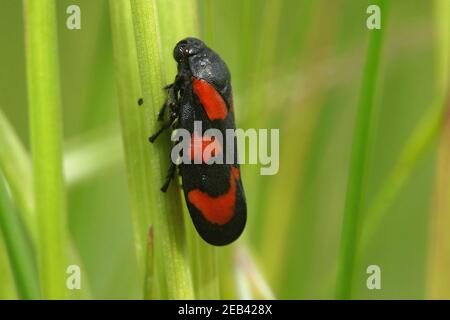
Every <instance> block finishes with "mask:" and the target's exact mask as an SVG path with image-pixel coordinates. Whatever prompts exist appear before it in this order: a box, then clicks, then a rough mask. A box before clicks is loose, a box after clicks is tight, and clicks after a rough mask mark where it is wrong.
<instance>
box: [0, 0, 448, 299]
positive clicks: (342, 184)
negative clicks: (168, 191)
mask: <svg viewBox="0 0 450 320" xmlns="http://www.w3.org/2000/svg"><path fill="white" fill-rule="evenodd" d="M179 1H181V0H179ZM171 2H172V3H173V5H174V6H177V2H178V1H171ZM389 2H390V6H389V15H388V16H386V17H385V16H384V15H383V16H382V19H383V20H382V24H383V28H385V38H384V46H383V51H382V55H381V63H380V66H379V70H378V72H379V81H378V82H377V91H376V95H375V105H374V110H375V111H374V115H373V116H374V117H375V118H374V123H375V126H374V130H373V131H372V132H373V134H372V135H371V140H370V144H371V145H370V148H369V149H370V156H369V159H370V160H369V162H370V166H369V170H368V176H367V191H366V199H365V201H364V203H363V204H362V207H363V210H362V212H363V216H362V217H361V219H360V225H359V227H358V230H360V234H361V237H360V238H359V240H358V253H357V255H356V256H357V262H356V264H355V265H356V268H355V277H354V281H353V291H352V297H353V298H359V299H381V298H383V299H393V298H401V299H424V298H430V297H440V298H450V283H449V282H448V280H446V278H445V277H446V275H445V269H442V268H441V269H439V268H438V267H436V264H437V265H442V263H445V259H446V256H447V255H448V254H449V253H448V252H447V251H446V250H445V246H444V248H443V249H442V250H441V251H439V250H438V251H436V250H435V248H436V242H435V241H436V240H435V239H434V237H433V230H434V229H433V224H436V223H438V224H439V225H441V226H445V224H443V223H445V221H446V218H445V212H446V213H447V214H448V215H449V214H450V211H449V212H447V211H448V210H445V198H446V195H447V197H448V193H445V192H446V190H447V189H446V188H447V186H446V184H448V182H447V181H446V179H445V177H446V176H445V173H446V172H447V170H446V168H448V166H447V165H448V163H447V162H446V159H447V158H446V156H445V150H446V148H445V141H446V140H445V135H443V134H442V133H444V132H445V131H443V130H441V129H442V128H443V127H444V126H443V125H442V122H440V121H435V120H434V119H435V116H434V115H435V114H439V112H438V110H440V109H442V108H443V107H444V106H443V105H440V104H439V103H436V96H437V95H439V94H440V91H439V90H438V84H437V83H438V80H437V79H438V78H439V77H440V75H441V74H442V72H443V70H442V68H441V67H442V65H440V64H439V61H440V60H439V59H441V58H440V55H441V52H442V51H443V50H445V46H444V48H443V44H445V42H443V41H442V32H441V33H440V31H439V30H440V29H439V26H442V25H443V24H445V23H446V22H447V21H446V20H445V19H444V20H442V19H443V18H442V16H443V14H442V12H441V11H440V10H435V8H436V7H435V4H436V3H438V2H439V1H436V2H433V1H429V0H395V1H389ZM441 2H447V1H441ZM70 4H77V5H79V6H80V8H81V11H82V28H81V30H68V29H67V28H66V25H65V23H66V18H67V14H66V8H67V6H68V5H70ZM369 4H371V1H366V0H362V1H361V0H358V1H355V0H332V1H330V0H280V1H275V0H244V1H242V0H212V1H198V2H196V5H197V7H196V9H195V10H196V12H197V15H195V16H192V19H195V20H196V23H198V26H199V30H200V34H201V36H202V38H203V39H205V41H206V42H207V44H208V45H209V46H211V47H212V48H214V49H215V50H216V51H217V52H218V53H220V55H221V57H222V58H223V59H224V60H225V61H226V62H227V64H228V66H229V68H230V70H231V73H232V81H233V90H234V99H235V109H236V112H237V124H238V126H239V127H242V128H250V127H255V128H279V129H280V170H279V173H278V174H277V175H275V176H261V175H259V174H258V173H257V172H258V168H257V166H256V167H255V166H250V165H245V166H244V167H243V169H242V175H243V181H244V185H245V189H246V194H247V197H248V199H247V200H248V213H249V215H248V225H247V228H246V230H245V233H244V235H243V236H242V237H241V239H239V240H238V241H237V243H235V244H233V245H232V246H230V248H227V249H222V248H219V249H217V254H218V255H219V259H218V264H219V272H220V273H230V274H231V275H229V276H228V277H225V279H226V280H225V282H226V283H225V284H223V283H222V288H224V287H236V288H238V287H239V285H240V281H244V280H242V279H241V280H239V279H240V277H238V276H237V274H238V273H239V271H237V270H238V269H239V268H247V267H248V266H247V264H245V265H244V266H242V265H238V266H236V261H237V260H239V259H237V260H236V259H235V252H236V251H237V252H241V251H239V250H242V248H246V249H245V250H246V251H245V252H246V254H247V253H248V254H249V257H248V258H249V259H251V261H252V263H251V265H252V266H251V268H255V270H258V271H259V272H260V275H261V277H260V278H258V279H257V280H256V281H259V282H260V283H261V286H262V287H263V288H266V287H265V286H266V285H267V288H266V289H267V290H269V293H267V292H266V293H267V294H268V297H270V296H271V294H270V292H271V293H272V294H273V297H275V298H279V299H310V298H319V299H332V298H334V297H335V285H336V271H337V265H338V259H339V254H338V253H339V246H340V234H341V228H342V221H343V212H344V206H345V199H346V190H347V180H348V169H349V160H350V154H351V146H352V141H353V132H354V124H355V118H356V112H357V108H358V100H359V97H360V89H361V82H362V77H363V70H364V62H365V60H366V52H367V48H368V39H369V36H370V32H371V31H369V30H368V29H367V28H366V19H367V17H368V15H367V14H366V8H367V7H368V5H369ZM22 5H23V4H22V2H21V1H19V0H0V43H1V50H0V108H1V112H2V113H4V115H5V117H6V118H7V119H8V121H9V122H10V123H11V125H12V127H13V128H14V131H15V132H16V133H17V135H18V136H19V138H20V140H21V141H22V142H23V144H24V145H25V147H26V148H27V149H28V150H29V148H30V136H29V129H28V128H29V122H28V121H29V119H28V111H27V87H26V69H25V47H24V23H23V8H22ZM109 12H110V11H109V8H108V1H106V0H57V18H58V41H59V58H60V77H61V90H62V108H63V109H62V112H63V130H64V161H65V162H64V164H65V173H66V188H67V195H68V222H69V229H70V234H71V235H72V238H73V242H74V244H75V247H76V248H77V250H78V252H79V255H80V258H81V261H82V263H83V266H84V269H83V270H84V271H85V273H84V274H86V277H87V279H88V280H87V281H88V283H89V290H90V296H91V297H92V298H100V299H112V298H140V297H141V293H140V285H139V279H138V273H137V264H136V258H135V255H134V249H133V225H132V221H131V215H130V205H129V200H128V199H129V197H128V188H127V180H126V168H125V164H124V156H123V148H122V140H121V136H120V125H119V113H118V106H117V104H118V101H117V91H116V84H115V78H114V77H115V74H114V65H113V51H112V39H111V28H110V23H111V22H110V16H109ZM187 18H188V19H189V18H190V17H187ZM164 32H165V30H161V33H162V34H164ZM444 36H445V33H444ZM173 45H175V43H173ZM163 59H167V60H168V63H170V64H173V66H172V68H173V70H174V68H175V62H174V61H173V59H172V57H171V56H167V57H163ZM174 76H175V74H170V75H168V76H167V77H168V79H172V78H173V77H174ZM149 134H150V132H149ZM443 144H444V147H442V146H443ZM150 147H151V146H150V145H149V148H150ZM0 148H2V146H1V145H0ZM440 170H441V171H440ZM447 177H448V175H447ZM374 217H375V218H374ZM439 219H440V220H439ZM447 222H449V224H447V226H448V227H450V219H449V218H447ZM191 227H192V226H191ZM366 229H370V232H368V233H365V231H364V230H366ZM447 229H448V230H450V228H447ZM443 230H444V232H445V228H443ZM444 238H445V237H444ZM222 250H225V251H227V254H226V255H225V256H226V258H220V256H221V255H222V254H223V253H222ZM433 252H437V253H436V254H435V255H433ZM223 259H229V260H230V261H228V262H229V263H231V264H232V265H233V268H222V269H221V268H220V265H221V264H222V263H223ZM433 259H434V260H433ZM235 260H236V261H235ZM8 261H9V259H8V254H7V251H6V248H5V246H4V243H3V240H2V237H0V298H2V299H14V298H17V297H18V296H17V292H16V289H15V285H14V280H13V276H12V270H11V268H10V264H9V262H8ZM433 261H434V262H433ZM199 263H201V261H200V262H199ZM372 264H375V265H378V266H380V268H381V272H382V289H381V290H368V289H367V287H366V278H367V276H368V275H367V274H366V268H367V266H368V265H372ZM252 270H253V269H252ZM436 270H437V271H436ZM255 272H256V271H255ZM447 272H448V270H447ZM251 273H253V271H251ZM244 276H245V272H244ZM440 276H442V278H440ZM433 277H435V278H433ZM436 277H437V278H436ZM221 278H223V277H221ZM436 279H437V280H436ZM433 281H434V282H438V283H440V286H441V287H444V288H443V289H442V290H438V291H439V292H440V293H439V295H438V296H434V295H433V290H432V289H430V288H431V287H432V285H433ZM268 288H270V289H268ZM266 289H264V290H266ZM264 290H263V291H264ZM230 292H231V293H229V292H228V293H224V294H223V295H222V297H227V298H242V297H245V296H242V295H240V293H241V294H242V290H234V291H230ZM256 296H258V295H257V294H256ZM263 296H264V294H263ZM247 297H248V296H247ZM250 297H251V296H250Z"/></svg>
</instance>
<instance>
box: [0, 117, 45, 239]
mask: <svg viewBox="0 0 450 320" xmlns="http://www.w3.org/2000/svg"><path fill="white" fill-rule="evenodd" d="M0 145H1V146H2V147H1V148H0V168H1V170H2V171H3V172H4V175H5V178H6V180H7V181H8V185H9V186H10V188H11V192H12V195H13V198H14V199H15V203H16V204H17V207H18V208H19V210H20V212H21V213H22V214H23V220H24V223H25V225H26V226H27V229H28V231H29V233H30V235H31V238H32V239H33V240H36V238H37V225H36V216H35V212H34V198H33V181H32V179H33V177H32V170H31V159H30V156H29V155H28V153H27V151H26V150H25V147H24V146H23V144H22V142H21V141H20V139H19V137H18V136H17V135H16V132H15V131H14V129H13V127H12V126H11V124H10V123H9V122H8V120H7V119H6V117H5V115H4V114H3V112H2V110H1V109H0Z"/></svg>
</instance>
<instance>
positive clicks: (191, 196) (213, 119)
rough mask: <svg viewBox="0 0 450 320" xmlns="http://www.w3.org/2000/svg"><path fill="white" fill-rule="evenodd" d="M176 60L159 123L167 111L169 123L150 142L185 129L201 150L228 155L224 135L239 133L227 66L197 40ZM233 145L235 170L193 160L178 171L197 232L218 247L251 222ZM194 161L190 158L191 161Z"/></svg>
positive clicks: (184, 44)
mask: <svg viewBox="0 0 450 320" xmlns="http://www.w3.org/2000/svg"><path fill="white" fill-rule="evenodd" d="M173 56H174V58H175V60H176V61H177V63H178V73H177V75H176V77H175V81H174V82H173V83H172V84H171V85H168V86H167V87H166V89H167V92H168V97H167V100H166V102H165V104H164V106H163V107H162V109H161V112H160V114H159V120H163V118H164V114H165V109H167V108H169V120H168V121H167V122H165V123H164V124H163V126H162V128H161V129H160V130H159V131H158V132H156V133H155V134H154V135H153V136H151V137H150V138H149V140H150V141H151V142H153V141H154V140H155V139H156V138H157V137H158V135H159V134H160V133H161V132H162V131H164V130H165V129H168V128H173V129H178V128H184V129H186V130H188V131H189V132H190V134H191V137H192V142H194V140H195V139H201V141H200V145H201V146H202V147H203V148H205V147H206V146H208V145H209V144H211V143H214V144H219V145H217V146H216V147H217V148H216V147H215V148H214V150H219V151H218V152H221V153H222V155H226V154H227V147H226V146H227V143H226V141H227V135H226V132H225V130H226V129H235V128H236V125H235V121H234V110H233V96H232V90H231V77H230V72H229V70H228V67H227V65H226V64H225V62H224V61H223V60H222V59H221V58H220V57H219V55H218V54H217V53H215V52H214V51H213V50H211V49H210V48H208V47H207V46H206V45H205V44H204V43H203V42H202V41H201V40H199V39H195V38H186V39H184V40H182V41H180V42H178V44H177V45H176V46H175V49H174V51H173ZM194 121H201V122H202V132H201V134H199V133H197V132H195V133H194ZM208 129H218V130H220V132H221V133H222V135H223V141H222V145H220V143H219V142H218V141H216V140H214V139H210V138H208V137H207V136H204V135H203V134H204V132H205V131H206V130H208ZM232 139H233V140H234V144H233V150H228V152H233V157H232V158H231V159H234V160H233V161H232V163H231V164H229V163H228V164H226V162H225V159H224V162H223V163H224V164H207V163H205V161H207V160H205V159H203V157H202V159H201V160H200V162H201V163H200V164H194V162H193V160H194V159H192V163H191V164H185V163H181V164H179V165H178V167H179V173H180V175H181V178H182V185H183V191H184V196H185V200H186V203H187V207H188V209H189V213H190V215H191V218H192V221H193V223H194V225H195V228H196V229H197V231H198V233H199V234H200V236H201V237H202V238H203V239H204V240H205V241H206V242H208V243H210V244H212V245H217V246H221V245H226V244H229V243H231V242H233V241H234V240H236V239H237V238H238V237H239V236H240V234H241V233H242V231H243V230H244V227H245V222H246V218H247V206H246V201H245V194H244V188H243V186H242V180H241V175H240V169H239V164H238V160H237V159H238V157H237V146H236V138H235V137H234V136H233V138H232ZM198 142H199V141H197V143H198ZM193 145H194V144H193V143H192V146H193ZM198 145H199V144H196V146H198ZM193 149H194V148H193V147H192V150H193ZM230 149H231V148H230ZM200 155H201V153H200ZM194 156H195V154H194V152H192V155H190V157H191V158H194ZM214 156H216V154H214ZM175 171H176V164H174V163H172V162H171V165H170V168H169V171H168V174H167V180H166V182H165V184H164V185H163V187H162V188H161V190H162V191H164V192H165V191H166V190H167V187H168V186H169V183H170V181H171V180H172V178H173V176H174V174H175Z"/></svg>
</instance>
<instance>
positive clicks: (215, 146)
mask: <svg viewBox="0 0 450 320" xmlns="http://www.w3.org/2000/svg"><path fill="white" fill-rule="evenodd" d="M210 145H211V146H210ZM206 147H208V151H209V150H210V151H211V152H206V153H205V151H206V150H205V149H206ZM190 150H191V151H190V159H191V161H194V163H207V162H208V161H209V159H211V157H215V156H217V155H219V154H220V153H221V152H222V146H221V145H220V143H219V142H218V141H216V140H215V139H214V138H213V137H208V136H204V137H201V136H198V135H197V134H195V133H194V134H193V135H192V140H191V145H190Z"/></svg>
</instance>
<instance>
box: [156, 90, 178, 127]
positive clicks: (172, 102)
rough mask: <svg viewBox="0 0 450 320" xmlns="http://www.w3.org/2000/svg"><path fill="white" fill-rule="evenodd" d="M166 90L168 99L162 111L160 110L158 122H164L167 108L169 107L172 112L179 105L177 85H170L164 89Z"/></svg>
mask: <svg viewBox="0 0 450 320" xmlns="http://www.w3.org/2000/svg"><path fill="white" fill-rule="evenodd" d="M164 89H166V90H167V99H166V101H165V102H164V104H163V106H162V107H161V110H159V113H158V121H163V120H164V112H165V111H166V108H167V107H169V108H170V109H171V110H172V109H174V107H175V106H176V104H177V92H178V91H177V90H178V89H177V86H176V84H175V83H172V84H169V85H167V86H165V87H164Z"/></svg>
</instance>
